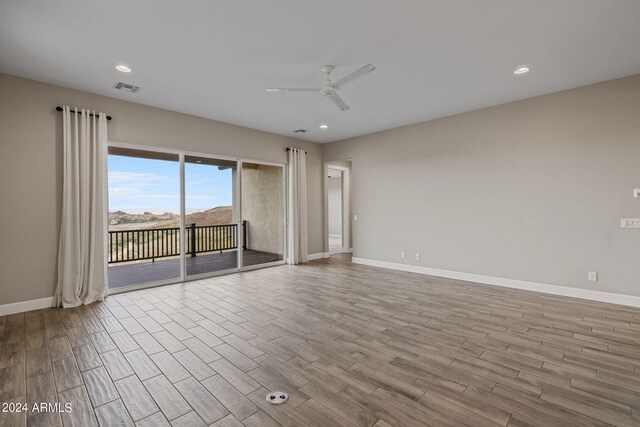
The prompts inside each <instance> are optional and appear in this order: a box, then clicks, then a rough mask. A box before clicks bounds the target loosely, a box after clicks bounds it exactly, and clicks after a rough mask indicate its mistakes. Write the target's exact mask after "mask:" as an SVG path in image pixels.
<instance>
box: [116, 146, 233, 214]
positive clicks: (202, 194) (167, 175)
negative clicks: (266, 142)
mask: <svg viewBox="0 0 640 427" xmlns="http://www.w3.org/2000/svg"><path fill="white" fill-rule="evenodd" d="M108 162H109V163H108V167H109V212H114V211H124V212H127V213H143V212H153V213H164V212H171V213H175V214H179V213H180V164H179V163H178V162H171V161H166V160H151V159H139V158H135V157H124V156H113V155H109V157H108ZM185 193H186V200H185V202H186V206H185V208H186V212H187V213H191V212H197V211H203V210H206V209H210V208H213V207H216V206H231V204H232V181H231V169H226V170H222V171H221V170H218V168H217V167H215V166H208V165H199V164H193V163H185Z"/></svg>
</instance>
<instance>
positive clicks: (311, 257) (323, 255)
mask: <svg viewBox="0 0 640 427" xmlns="http://www.w3.org/2000/svg"><path fill="white" fill-rule="evenodd" d="M320 258H329V252H319V253H317V254H309V255H307V260H308V261H313V260H314V259H320Z"/></svg>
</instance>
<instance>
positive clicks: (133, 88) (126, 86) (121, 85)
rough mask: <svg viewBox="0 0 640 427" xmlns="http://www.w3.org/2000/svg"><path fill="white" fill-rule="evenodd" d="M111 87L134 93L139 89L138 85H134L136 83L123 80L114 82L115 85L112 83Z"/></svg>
mask: <svg viewBox="0 0 640 427" xmlns="http://www.w3.org/2000/svg"><path fill="white" fill-rule="evenodd" d="M113 88H114V89H118V90H124V91H127V92H131V93H136V92H138V91H139V90H140V86H136V85H132V84H129V83H124V82H118V83H116V84H115V85H113Z"/></svg>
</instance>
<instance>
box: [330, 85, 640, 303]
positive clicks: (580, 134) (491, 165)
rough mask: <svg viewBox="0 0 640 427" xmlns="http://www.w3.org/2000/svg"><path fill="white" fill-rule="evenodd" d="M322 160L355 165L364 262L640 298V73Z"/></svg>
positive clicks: (348, 147) (388, 137)
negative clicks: (632, 225) (635, 225)
mask: <svg viewBox="0 0 640 427" xmlns="http://www.w3.org/2000/svg"><path fill="white" fill-rule="evenodd" d="M323 150H324V152H323V155H324V160H325V162H327V161H331V160H335V159H351V160H352V176H353V196H352V199H353V208H352V213H354V214H357V215H358V221H356V222H353V227H354V231H353V237H354V244H353V248H354V256H356V257H359V258H365V259H372V260H378V261H387V262H395V263H406V264H412V265H418V266H424V267H431V268H437V269H442V270H450V271H457V272H465V273H475V274H481V275H486V276H494V277H502V278H511V279H520V280H526V281H532V282H540V283H547V284H552V285H561V286H568V287H575V288H582V289H592V290H598V291H604V292H614V293H621V294H627V295H640V268H639V263H638V259H639V258H640V230H630V229H620V218H625V217H633V218H637V217H640V199H634V198H633V195H632V194H633V189H634V188H640V75H636V76H632V77H628V78H624V79H619V80H613V81H609V82H605V83H601V84H597V85H592V86H587V87H583V88H578V89H574V90H569V91H564V92H560V93H556V94H551V95H545V96H540V97H537V98H531V99H527V100H524V101H519V102H515V103H510V104H505V105H501V106H497V107H492V108H487V109H483V110H478V111H473V112H469V113H465V114H461V115H457V116H453V117H448V118H444V119H439V120H434V121H430V122H425V123H420V124H416V125H411V126H405V127H401V128H397V129H392V130H388V131H384V132H379V133H375V134H372V135H367V136H362V137H358V138H353V139H350V140H346V141H341V142H337V143H333V144H328V145H325V146H324V147H323ZM401 250H406V251H407V258H406V259H404V260H402V259H400V251H401ZM415 252H420V254H421V259H420V260H419V261H416V260H415V259H414V256H413V254H414V253H415ZM588 271H597V272H598V273H599V279H600V280H599V282H596V283H594V282H589V281H587V272H588Z"/></svg>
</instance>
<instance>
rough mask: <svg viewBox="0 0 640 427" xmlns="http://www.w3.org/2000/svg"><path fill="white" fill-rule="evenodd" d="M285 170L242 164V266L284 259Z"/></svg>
mask: <svg viewBox="0 0 640 427" xmlns="http://www.w3.org/2000/svg"><path fill="white" fill-rule="evenodd" d="M283 188H284V179H283V167H282V166H272V165H264V164H258V163H246V162H242V192H241V193H242V227H243V229H244V231H245V232H244V239H243V244H242V246H243V252H242V265H243V267H250V266H254V265H259V264H267V263H271V262H276V261H282V260H283V254H284V198H283Z"/></svg>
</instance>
